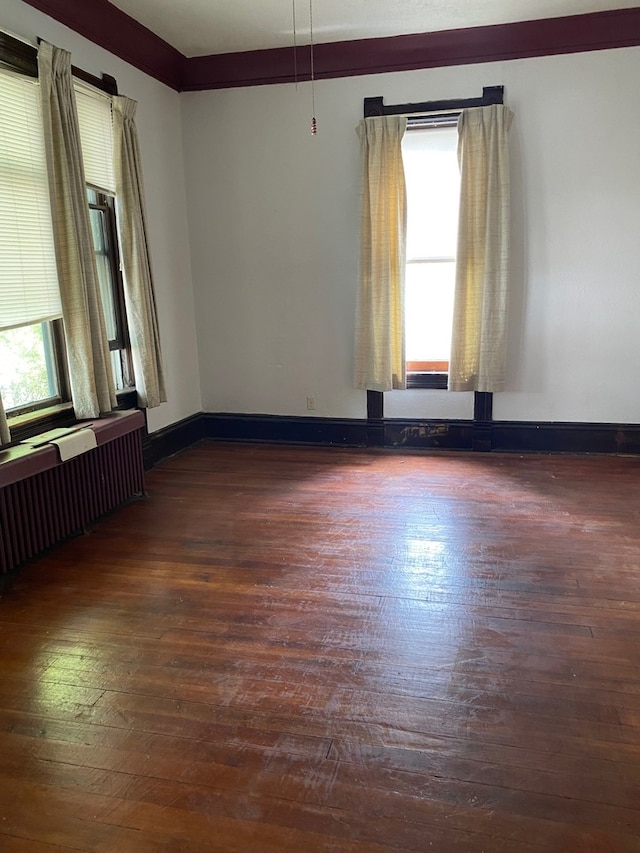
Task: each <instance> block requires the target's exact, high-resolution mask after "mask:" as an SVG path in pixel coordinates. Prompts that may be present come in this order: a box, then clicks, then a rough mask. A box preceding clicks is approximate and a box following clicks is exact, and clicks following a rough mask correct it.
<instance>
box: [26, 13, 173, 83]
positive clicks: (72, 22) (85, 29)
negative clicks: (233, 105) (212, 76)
mask: <svg viewBox="0 0 640 853" xmlns="http://www.w3.org/2000/svg"><path fill="white" fill-rule="evenodd" d="M24 2H25V3H27V4H28V5H29V6H33V7H34V8H35V9H39V10H40V11H41V12H44V13H45V15H49V17H51V18H54V19H55V20H56V21H59V22H60V23H61V24H64V25H65V26H67V27H69V28H70V29H72V30H75V32H77V33H79V34H80V35H81V36H84V37H85V38H87V39H89V41H92V42H93V43H94V44H97V45H99V46H100V47H103V48H104V49H105V50H108V51H109V52H110V53H113V54H115V55H116V56H119V57H120V59H124V60H125V62H128V63H129V64H130V65H133V66H134V67H135V68H138V69H140V71H144V73H145V74H148V75H149V76H150V77H155V79H156V80H159V81H160V82H161V83H165V84H166V85H167V86H170V87H171V88H172V89H177V90H179V89H180V81H181V79H182V72H183V64H184V62H185V61H186V58H185V57H184V56H183V55H182V54H181V53H180V51H179V50H176V49H175V47H172V46H171V45H170V44H167V42H166V41H164V39H161V38H160V37H159V36H157V35H156V34H155V33H152V32H151V30H149V29H147V28H146V27H145V26H143V25H142V24H140V23H139V22H138V21H136V20H135V19H134V18H132V17H131V16H130V15H127V14H126V13H125V12H123V11H122V10H121V9H118V8H117V7H116V6H113V5H112V4H111V3H109V2H108V0H90V2H89V0H24Z"/></svg>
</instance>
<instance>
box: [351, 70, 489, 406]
mask: <svg viewBox="0 0 640 853" xmlns="http://www.w3.org/2000/svg"><path fill="white" fill-rule="evenodd" d="M502 103H504V86H484V87H483V89H482V96H481V97H479V98H458V99H452V100H442V101H423V102H421V103H415V104H411V103H410V104H385V103H384V98H383V97H382V96H378V97H375V98H365V99H364V118H373V117H375V116H390V115H406V116H407V118H408V125H411V124H413V125H414V126H416V125H419V124H422V125H423V126H425V125H427V124H430V123H434V124H435V123H438V122H442V121H449V122H450V123H453V121H457V119H458V116H459V115H460V113H461V112H462V110H465V109H470V108H472V107H486V106H489V105H490V104H502ZM448 384H449V373H448V371H447V372H446V373H445V372H441V371H431V370H429V371H415V372H414V371H411V372H409V371H407V373H406V387H407V389H414V388H425V389H442V390H446V389H447V388H448ZM372 393H376V394H377V393H379V394H380V395H381V396H382V392H372Z"/></svg>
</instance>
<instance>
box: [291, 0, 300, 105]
mask: <svg viewBox="0 0 640 853" xmlns="http://www.w3.org/2000/svg"><path fill="white" fill-rule="evenodd" d="M291 6H292V13H293V82H294V83H295V84H296V92H297V91H298V28H297V26H296V0H291Z"/></svg>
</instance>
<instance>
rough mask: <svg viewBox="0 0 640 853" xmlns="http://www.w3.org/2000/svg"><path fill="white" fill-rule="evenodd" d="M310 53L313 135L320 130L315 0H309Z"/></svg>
mask: <svg viewBox="0 0 640 853" xmlns="http://www.w3.org/2000/svg"><path fill="white" fill-rule="evenodd" d="M309 54H310V59H311V135H312V136H315V135H316V133H317V132H318V123H317V121H316V78H315V69H314V65H313V0H309Z"/></svg>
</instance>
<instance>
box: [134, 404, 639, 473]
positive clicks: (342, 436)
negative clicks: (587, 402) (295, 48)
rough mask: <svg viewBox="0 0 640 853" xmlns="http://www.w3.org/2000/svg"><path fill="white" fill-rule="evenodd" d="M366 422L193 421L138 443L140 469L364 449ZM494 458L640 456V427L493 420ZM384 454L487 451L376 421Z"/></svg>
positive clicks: (454, 430)
mask: <svg viewBox="0 0 640 853" xmlns="http://www.w3.org/2000/svg"><path fill="white" fill-rule="evenodd" d="M369 428H370V424H369V423H368V421H367V420H366V419H364V418H362V419H359V418H319V417H293V416H279V415H259V414H255V415H253V414H233V413H229V412H224V413H207V414H197V415H193V416H192V417H190V418H185V420H183V421H179V422H178V423H176V424H172V425H171V426H169V427H166V428H165V429H162V430H160V431H159V432H155V433H152V434H151V435H148V436H147V437H146V438H145V441H144V443H143V448H144V461H145V468H147V469H148V468H152V467H153V466H154V465H157V464H158V462H160V461H162V460H163V459H167V458H168V457H169V456H173V455H174V454H175V453H179V452H180V451H182V450H185V449H186V448H188V447H190V446H192V445H193V444H196V443H197V442H199V441H201V440H202V439H203V438H207V439H213V440H215V441H231V442H238V441H239V442H255V443H269V444H308V445H325V446H344V447H367V446H371V444H370V442H369ZM486 429H487V430H489V432H490V437H489V440H490V445H491V449H492V450H494V451H501V452H512V453H627V454H632V455H638V456H640V424H599V423H559V422H542V423H534V422H530V421H494V422H492V423H488V424H486ZM379 430H380V441H378V442H376V443H375V445H374V446H376V447H381V448H396V449H402V448H407V449H409V448H412V449H420V448H422V449H424V450H459V451H473V450H486V448H484V447H478V446H476V445H477V442H476V436H475V433H474V422H473V421H471V420H469V421H466V420H460V421H456V420H411V419H402V418H381V419H380V421H379Z"/></svg>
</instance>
